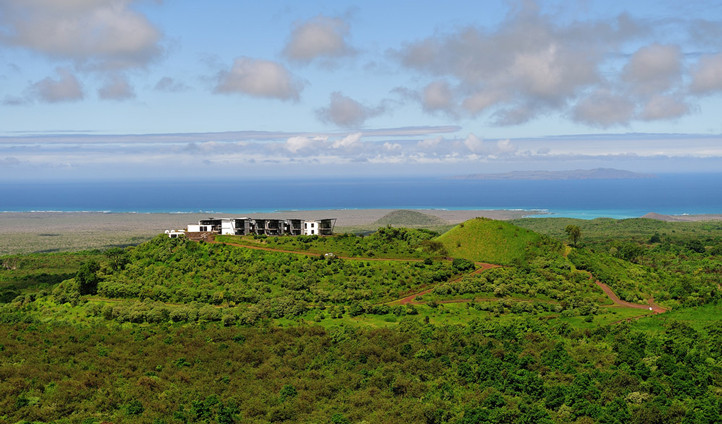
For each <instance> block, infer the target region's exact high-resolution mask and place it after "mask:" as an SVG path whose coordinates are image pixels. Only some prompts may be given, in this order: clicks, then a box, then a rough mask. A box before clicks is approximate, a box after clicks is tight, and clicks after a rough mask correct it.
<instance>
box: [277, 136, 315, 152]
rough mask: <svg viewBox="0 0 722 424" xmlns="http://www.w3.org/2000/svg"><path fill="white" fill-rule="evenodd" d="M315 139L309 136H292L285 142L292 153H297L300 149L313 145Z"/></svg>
mask: <svg viewBox="0 0 722 424" xmlns="http://www.w3.org/2000/svg"><path fill="white" fill-rule="evenodd" d="M314 144H315V141H314V140H313V139H311V138H308V137H301V136H297V137H290V138H289V139H288V140H287V141H286V144H285V146H284V147H285V148H286V150H288V151H289V152H292V153H297V152H298V151H299V150H303V149H307V148H309V147H312V146H313V145H314Z"/></svg>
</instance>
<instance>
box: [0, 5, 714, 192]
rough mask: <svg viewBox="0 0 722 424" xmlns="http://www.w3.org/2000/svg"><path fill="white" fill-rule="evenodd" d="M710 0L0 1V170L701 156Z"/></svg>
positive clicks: (708, 110) (335, 166) (28, 172)
mask: <svg viewBox="0 0 722 424" xmlns="http://www.w3.org/2000/svg"><path fill="white" fill-rule="evenodd" d="M721 111H722V4H720V3H719V2H711V1H710V2H704V1H700V2H683V1H630V2H608V1H607V2H604V1H578V2H573V1H565V2H551V1H548V2H545V1H538V2H534V1H485V2H473V1H447V2H444V3H443V5H442V4H441V3H439V2H430V1H413V2H412V1H393V2H389V1H383V2H382V1H364V2H346V1H334V2H316V1H305V2H288V1H265V2H246V1H238V2H236V1H234V2H231V1H206V2H197V1H185V0H175V1H152V0H141V1H132V0H66V1H62V2H60V1H56V0H1V1H0V178H4V179H7V178H16V179H38V178H39V179H43V178H53V179H63V178H67V179H88V178H151V177H153V178H194V177H199V176H206V177H208V176H210V177H216V176H217V177H223V176H226V177H227V176H230V177H248V176H261V177H286V176H293V177H296V176H308V177H315V176H339V175H342V176H383V175H449V174H459V173H482V172H504V171H512V170H525V169H526V170H536V169H548V170H556V169H577V168H594V167H600V166H601V167H615V168H623V169H630V170H635V171H642V172H690V171H695V172H713V171H718V170H719V169H722V168H721V167H720V165H722V160H720V159H722V136H720V134H722V119H720V115H721V113H720V112H721Z"/></svg>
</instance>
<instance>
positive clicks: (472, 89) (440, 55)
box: [392, 2, 626, 121]
mask: <svg viewBox="0 0 722 424" xmlns="http://www.w3.org/2000/svg"><path fill="white" fill-rule="evenodd" d="M593 31H597V35H598V36H597V37H596V38H595V37H591V33H592V32H593ZM621 31H623V29H622V28H621V25H620V24H616V25H613V26H604V27H601V26H595V25H590V28H588V29H586V30H582V29H581V28H580V27H578V26H575V25H570V26H568V27H564V26H560V25H557V24H555V23H554V22H552V20H551V18H549V17H547V16H544V15H542V14H541V13H540V12H539V10H538V8H537V7H536V5H535V4H534V3H532V2H525V3H524V6H523V7H522V8H520V9H519V10H516V11H514V12H513V13H511V14H510V15H509V18H508V19H507V20H506V21H505V22H503V23H502V24H501V25H500V26H499V29H498V30H496V31H490V30H488V29H484V28H477V27H467V28H462V29H460V30H458V31H455V32H452V33H450V34H437V35H435V36H432V37H429V38H426V39H423V40H421V41H417V42H413V43H409V44H407V45H405V46H404V47H402V48H401V49H398V50H395V51H393V52H392V55H393V56H395V57H396V58H397V59H398V60H399V61H400V63H401V64H402V65H403V66H405V67H407V68H410V69H415V70H417V71H420V72H423V73H426V74H429V75H433V76H448V77H451V78H454V79H456V80H457V81H458V82H459V85H460V91H461V92H465V93H466V99H465V100H464V101H463V102H462V106H463V107H464V109H466V110H467V112H469V113H471V114H476V113H479V112H482V111H485V110H487V109H489V108H493V107H499V106H506V107H509V106H514V107H518V106H519V105H524V106H525V107H526V108H527V109H532V110H531V113H529V114H528V116H527V117H526V119H531V118H533V117H534V116H536V114H538V113H541V112H543V111H545V110H546V109H548V108H555V109H561V108H563V107H564V106H565V105H566V103H567V101H568V99H569V98H570V97H573V96H575V95H576V94H577V93H578V92H579V91H580V90H582V89H584V88H585V87H588V86H590V85H593V84H595V83H597V82H598V81H599V78H600V77H599V75H598V70H597V63H598V61H599V60H600V59H601V58H602V53H603V51H604V49H602V48H601V47H602V45H604V44H605V43H606V44H609V43H612V42H613V41H612V39H613V38H615V37H614V36H616V35H618V34H619V33H620V32H621ZM625 31H626V30H625ZM580 33H581V34H580ZM502 121H503V120H502ZM509 121H514V120H509Z"/></svg>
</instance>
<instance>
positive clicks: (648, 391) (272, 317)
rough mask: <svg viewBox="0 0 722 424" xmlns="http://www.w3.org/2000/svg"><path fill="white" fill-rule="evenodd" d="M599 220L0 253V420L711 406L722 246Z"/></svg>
mask: <svg viewBox="0 0 722 424" xmlns="http://www.w3.org/2000/svg"><path fill="white" fill-rule="evenodd" d="M675 234H676V233H675ZM608 237H609V238H610V239H611V241H609V242H608V243H607V244H598V245H595V247H594V249H591V248H588V247H579V248H572V247H569V246H564V245H563V244H562V241H561V240H554V239H552V238H549V237H546V236H543V235H540V234H537V233H534V232H532V231H529V230H526V229H522V228H519V227H515V226H513V225H511V224H508V223H504V222H499V221H490V220H486V219H475V220H471V221H468V222H466V223H464V224H463V225H459V226H457V227H456V228H454V230H452V231H451V232H450V233H448V234H445V235H442V236H438V234H436V233H433V232H429V231H425V230H420V229H405V228H390V227H382V228H381V229H379V230H378V231H377V232H376V233H374V234H373V235H371V236H369V237H359V236H355V235H349V234H343V235H339V236H334V237H316V236H311V237H295V238H293V237H278V238H275V237H268V238H263V237H257V238H255V239H254V238H253V237H246V238H238V237H227V238H226V237H219V238H218V240H221V241H230V242H236V241H238V242H239V244H241V245H240V246H234V245H224V244H222V243H220V242H216V243H205V242H198V243H197V242H193V241H189V240H185V239H169V238H168V237H167V236H165V235H160V236H158V237H156V238H154V239H153V240H151V241H149V242H146V243H143V244H140V245H138V246H134V247H128V248H125V249H110V250H107V251H105V252H102V253H101V252H80V253H76V254H62V255H61V254H43V255H31V256H13V257H7V256H6V257H0V265H2V267H0V288H2V289H3V295H2V296H0V422H8V423H25V422H28V423H36V422H54V423H62V424H66V423H67V424H71V423H72V424H74V423H82V424H91V423H92V424H100V423H103V422H112V423H116V424H122V423H136V422H138V423H152V424H175V423H179V424H180V423H223V424H228V423H259V424H260V423H264V424H265V423H331V424H351V423H389V424H391V423H399V422H408V423H426V424H442V423H449V424H475V423H539V424H550V423H564V424H571V423H577V424H582V423H595V422H598V423H609V424H612V423H614V424H621V423H625V424H626V423H631V424H638V423H639V424H644V423H667V422H669V423H685V424H686V423H705V424H713V423H720V422H721V420H720V414H719V411H720V410H722V348H721V346H722V330H720V325H719V322H720V319H722V306H721V305H722V302H720V300H722V289H720V283H721V282H722V281H721V280H722V255H720V252H718V251H717V250H715V247H714V246H710V242H709V241H707V240H706V239H702V240H700V238H693V237H692V235H691V234H690V235H689V237H688V238H687V239H685V240H682V239H680V240H678V239H675V238H672V237H664V236H663V237H661V239H660V241H655V242H649V241H647V242H645V243H638V242H635V241H632V240H630V239H629V237H628V235H621V236H617V235H615V234H614V233H611V234H609V236H608ZM560 239H561V237H560ZM693 242H694V243H693ZM616 246H619V249H617V247H616ZM464 248H466V250H464ZM269 249H276V250H285V251H286V252H279V251H272V250H271V251H269ZM447 249H448V251H446V250H447ZM615 249H616V250H615ZM329 250H331V252H329ZM442 251H443V253H444V255H441V253H442ZM318 252H321V253H318ZM324 252H327V253H334V255H324V254H323V253H324ZM341 253H344V254H347V255H349V256H348V257H341V256H340V254H341ZM562 253H565V254H562ZM389 256H391V257H389ZM441 256H453V257H454V258H455V259H453V260H450V258H449V259H447V258H443V257H441ZM464 258H466V259H464ZM471 260H473V261H484V262H496V263H501V264H505V266H503V267H492V268H491V269H489V268H488V266H485V267H478V265H476V264H474V263H473V262H471ZM590 272H591V273H592V274H593V275H594V276H595V277H597V278H599V279H600V280H602V281H604V282H606V283H607V284H608V285H609V286H611V287H612V288H613V289H615V290H617V291H619V294H620V295H621V296H622V297H623V298H627V299H629V300H630V301H632V302H637V303H642V304H646V300H647V298H646V297H647V296H649V295H654V296H655V301H656V302H657V301H662V302H666V303H663V306H665V307H667V308H670V307H673V310H672V311H671V312H667V313H663V314H660V315H655V316H651V315H652V312H651V311H649V310H647V308H644V307H642V309H639V308H632V307H629V305H626V306H625V305H622V304H620V302H618V301H617V302H615V303H613V302H612V298H611V297H608V296H607V295H606V294H604V292H602V291H601V289H600V288H599V287H598V286H597V285H596V284H594V281H593V280H592V279H590V274H589V273H590ZM59 281H62V282H59ZM631 306H635V305H631ZM635 319H636V320H638V321H636V322H634V321H633V320H635Z"/></svg>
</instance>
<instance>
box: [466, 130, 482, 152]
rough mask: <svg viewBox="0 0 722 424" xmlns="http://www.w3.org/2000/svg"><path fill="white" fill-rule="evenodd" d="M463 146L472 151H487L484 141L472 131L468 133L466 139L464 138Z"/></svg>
mask: <svg viewBox="0 0 722 424" xmlns="http://www.w3.org/2000/svg"><path fill="white" fill-rule="evenodd" d="M464 146H466V148H467V149H469V150H470V151H471V152H472V153H477V154H478V153H486V152H487V148H486V146H485V145H484V141H483V140H481V139H480V138H479V137H477V136H475V135H474V134H473V133H469V135H468V136H466V139H465V140H464Z"/></svg>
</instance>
